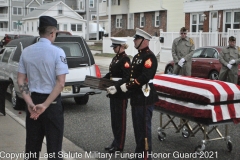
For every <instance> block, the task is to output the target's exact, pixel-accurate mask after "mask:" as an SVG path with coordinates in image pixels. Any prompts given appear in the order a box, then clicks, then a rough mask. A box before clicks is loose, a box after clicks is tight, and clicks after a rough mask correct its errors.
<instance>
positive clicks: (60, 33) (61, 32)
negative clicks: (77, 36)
mask: <svg viewBox="0 0 240 160" xmlns="http://www.w3.org/2000/svg"><path fill="white" fill-rule="evenodd" d="M57 35H58V36H59V35H72V33H70V32H68V31H57Z"/></svg>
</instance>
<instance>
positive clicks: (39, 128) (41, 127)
mask: <svg viewBox="0 0 240 160" xmlns="http://www.w3.org/2000/svg"><path fill="white" fill-rule="evenodd" d="M48 96H49V94H39V93H32V94H31V97H32V100H33V103H34V104H40V103H43V102H44V101H45V100H46V99H47V97H48ZM55 101H56V102H57V103H56V104H51V105H50V106H49V107H48V108H47V109H46V110H45V112H43V113H42V114H41V115H40V116H39V118H38V119H37V120H33V119H31V118H30V113H29V111H28V110H27V116H26V132H27V135H26V151H25V152H26V153H29V154H28V155H30V156H31V157H25V159H29V160H33V159H39V152H40V151H41V148H42V142H43V138H44V136H46V141H47V152H48V156H49V157H48V159H62V157H61V151H62V140H63V125H64V119H63V107H62V104H61V97H60V96H58V97H57V98H56V100H55ZM59 153H60V154H59ZM41 156H43V153H42V154H41Z"/></svg>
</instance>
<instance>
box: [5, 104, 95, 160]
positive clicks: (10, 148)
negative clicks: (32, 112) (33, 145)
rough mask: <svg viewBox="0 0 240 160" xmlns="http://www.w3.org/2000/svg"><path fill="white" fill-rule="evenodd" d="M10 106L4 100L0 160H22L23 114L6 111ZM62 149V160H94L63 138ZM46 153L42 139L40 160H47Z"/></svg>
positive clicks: (24, 132) (23, 139) (23, 141)
mask: <svg viewBox="0 0 240 160" xmlns="http://www.w3.org/2000/svg"><path fill="white" fill-rule="evenodd" d="M10 105H11V104H10V102H9V101H7V100H6V101H5V106H6V116H3V114H2V113H0V135H1V137H0V138H1V140H0V160H11V159H14V160H24V151H25V143H26V142H25V139H26V129H25V120H23V117H25V112H24V111H10V110H9V109H7V108H9V107H11V106H10ZM13 112H14V113H13ZM19 112H21V114H20V115H18V114H17V113H19ZM62 149H63V150H62V153H63V154H62V155H64V157H63V159H64V160H75V159H76V160H78V159H81V160H95V159H93V158H85V151H84V150H83V149H82V148H79V147H78V146H76V145H75V144H74V143H72V142H71V141H69V140H68V139H66V138H65V137H63V148H62ZM46 153H47V150H46V141H45V139H44V142H43V144H42V151H41V156H40V160H47V158H46V156H45V157H44V155H46ZM80 154H81V155H83V158H78V156H77V155H80ZM11 157H12V158H11Z"/></svg>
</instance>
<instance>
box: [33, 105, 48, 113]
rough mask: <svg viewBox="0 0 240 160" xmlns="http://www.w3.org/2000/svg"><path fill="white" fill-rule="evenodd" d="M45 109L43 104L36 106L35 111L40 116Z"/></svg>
mask: <svg viewBox="0 0 240 160" xmlns="http://www.w3.org/2000/svg"><path fill="white" fill-rule="evenodd" d="M46 109H47V106H45V105H44V104H43V103H42V104H37V105H36V109H35V111H36V112H37V113H38V114H39V115H41V114H42V113H43V112H44V111H45V110H46Z"/></svg>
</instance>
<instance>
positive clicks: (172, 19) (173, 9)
mask: <svg viewBox="0 0 240 160" xmlns="http://www.w3.org/2000/svg"><path fill="white" fill-rule="evenodd" d="M183 1H184V0H177V1H176V0H163V1H162V2H163V3H162V8H164V9H166V10H167V32H178V31H179V29H180V28H181V27H183V26H184V25H185V13H184V12H183ZM160 23H161V22H160Z"/></svg>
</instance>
